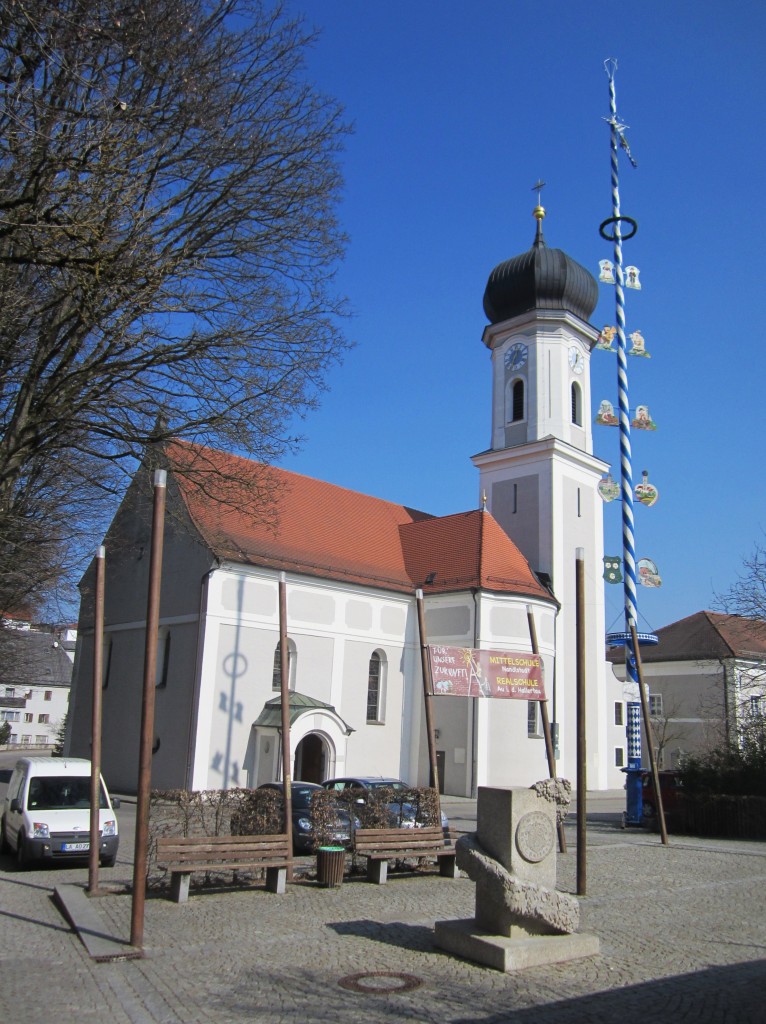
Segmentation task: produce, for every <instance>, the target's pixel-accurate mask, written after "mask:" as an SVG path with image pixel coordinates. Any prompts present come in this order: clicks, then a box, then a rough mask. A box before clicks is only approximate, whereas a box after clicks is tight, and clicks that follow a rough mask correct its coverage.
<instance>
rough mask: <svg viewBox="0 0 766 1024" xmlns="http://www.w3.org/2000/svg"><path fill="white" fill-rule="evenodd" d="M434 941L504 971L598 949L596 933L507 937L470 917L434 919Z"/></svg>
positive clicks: (595, 952)
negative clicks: (493, 932)
mask: <svg viewBox="0 0 766 1024" xmlns="http://www.w3.org/2000/svg"><path fill="white" fill-rule="evenodd" d="M434 942H435V944H436V945H437V946H438V947H439V948H440V949H444V950H446V951H447V952H448V953H454V954H455V955H456V956H459V957H463V958H464V959H466V960H473V961H475V962H476V963H479V964H484V966H485V967H492V968H494V969H495V970H496V971H504V972H506V973H508V972H510V971H519V970H522V969H523V968H524V967H540V966H542V965H544V964H558V963H562V962H563V961H566V960H577V959H579V958H580V957H584V956H595V955H596V954H597V953H598V951H599V940H598V936H596V935H588V934H584V933H582V932H575V933H574V934H572V935H535V936H534V937H532V938H528V939H509V938H506V937H504V936H502V935H490V934H489V932H484V931H482V930H481V929H480V928H478V927H477V926H476V921H475V920H474V919H473V918H464V919H462V920H454V921H437V922H436V926H435V928H434Z"/></svg>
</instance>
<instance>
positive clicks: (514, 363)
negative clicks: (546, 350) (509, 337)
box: [505, 341, 529, 370]
mask: <svg viewBox="0 0 766 1024" xmlns="http://www.w3.org/2000/svg"><path fill="white" fill-rule="evenodd" d="M528 356H529V349H528V348H527V346H526V345H522V343H521V342H520V341H517V342H516V344H515V345H511V347H510V348H509V349H508V351H507V352H506V353H505V368H506V370H521V369H522V368H523V367H524V366H526V364H527V357H528Z"/></svg>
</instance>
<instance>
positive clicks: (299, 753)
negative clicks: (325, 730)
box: [294, 732, 327, 782]
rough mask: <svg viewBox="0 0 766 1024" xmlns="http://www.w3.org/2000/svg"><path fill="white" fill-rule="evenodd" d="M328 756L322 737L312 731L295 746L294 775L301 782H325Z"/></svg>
mask: <svg viewBox="0 0 766 1024" xmlns="http://www.w3.org/2000/svg"><path fill="white" fill-rule="evenodd" d="M326 757H327V755H326V752H325V745H324V742H323V741H322V737H321V736H318V735H317V734H316V733H315V732H310V733H309V734H308V736H304V737H303V739H302V740H301V741H300V743H299V744H298V746H297V747H296V748H295V766H294V777H295V778H296V779H298V780H300V781H301V782H323V781H324V771H325V764H326Z"/></svg>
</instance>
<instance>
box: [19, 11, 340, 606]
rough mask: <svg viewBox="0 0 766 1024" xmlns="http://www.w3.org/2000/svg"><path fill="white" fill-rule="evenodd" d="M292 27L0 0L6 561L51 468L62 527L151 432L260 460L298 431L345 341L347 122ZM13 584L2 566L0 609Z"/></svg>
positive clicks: (28, 539)
mask: <svg viewBox="0 0 766 1024" xmlns="http://www.w3.org/2000/svg"><path fill="white" fill-rule="evenodd" d="M312 41H313V37H312V35H311V34H310V33H307V32H305V31H304V29H303V27H302V25H301V23H300V22H299V21H295V20H291V19H289V18H288V17H287V16H286V15H285V13H284V12H283V10H282V9H281V7H279V6H277V7H276V8H274V9H273V10H270V9H268V8H267V7H266V6H265V5H264V4H262V3H259V2H257V0H253V2H248V0H153V2H152V3H150V4H149V3H142V2H138V0H0V554H1V555H2V556H3V561H5V563H6V564H7V563H8V559H9V558H14V557H15V558H20V557H22V553H23V552H25V551H27V550H28V548H29V546H30V544H34V542H35V536H36V534H35V525H34V524H35V523H36V522H39V521H40V520H41V519H42V521H47V520H46V517H47V514H48V512H49V511H50V509H49V507H48V504H47V501H48V498H50V495H51V493H52V492H51V483H52V481H51V479H50V477H51V473H52V472H53V471H54V470H53V466H54V464H55V471H56V472H57V474H58V475H59V476H58V478H59V479H61V476H60V474H61V473H63V472H64V471H66V472H67V473H69V474H70V476H69V477H68V478H67V479H66V481H64V486H63V493H62V494H61V496H60V500H59V503H58V505H59V507H60V508H64V507H65V506H67V503H70V504H69V505H68V507H69V509H70V512H71V514H70V517H69V521H70V523H72V522H74V521H75V519H76V517H79V516H80V515H81V513H82V511H83V510H84V508H85V507H86V506H87V505H88V501H91V502H92V501H94V500H96V502H97V504H98V501H97V499H98V498H99V495H100V494H103V493H105V492H109V491H111V490H113V489H114V488H115V487H116V486H118V478H119V473H118V472H117V470H118V469H119V470H122V471H123V472H127V473H130V472H132V471H133V470H134V468H135V466H136V464H137V461H138V460H139V459H140V458H141V453H142V451H143V449H144V447H145V446H146V445H147V444H148V443H149V442H152V441H153V442H157V441H161V440H162V439H163V438H166V437H170V436H185V437H189V438H190V439H193V440H195V441H199V442H202V443H205V444H210V445H212V446H219V447H224V448H229V449H235V450H237V451H239V452H241V453H244V454H248V455H252V456H254V457H256V458H258V459H260V460H263V461H266V462H269V461H273V460H274V459H275V458H276V457H278V456H279V455H280V454H282V453H283V452H284V450H285V449H286V448H287V447H289V446H291V445H293V444H294V443H295V442H296V440H297V439H296V438H295V437H293V436H292V435H291V433H290V425H291V423H292V421H293V420H294V417H296V416H299V417H300V416H302V415H304V414H305V412H306V411H307V410H309V409H311V408H312V407H313V406H314V405H315V403H316V401H317V397H318V395H319V393H320V392H321V390H322V387H323V381H324V378H325V376H326V373H327V370H328V369H329V367H330V366H331V365H332V364H333V363H334V362H336V361H338V360H339V359H340V357H341V355H342V353H343V351H344V349H345V348H346V342H345V340H344V337H343V334H342V330H341V326H340V324H341V320H340V318H341V317H342V316H343V315H345V313H346V308H345V304H344V302H343V300H342V299H340V298H339V297H338V296H336V295H335V294H334V292H333V290H332V285H333V275H334V273H335V270H336V267H337V264H338V260H339V259H340V257H341V256H342V252H343V247H344V244H345V239H344V237H343V234H342V232H341V231H340V229H339V226H338V223H337V220H336V216H335V207H336V204H337V201H338V198H339V192H340V188H341V178H340V173H339V169H338V160H337V157H338V151H339V148H340V145H341V143H342V140H343V137H344V135H345V133H346V132H347V128H346V126H345V125H344V124H343V122H342V119H341V118H342V115H341V112H340V110H339V108H338V106H337V104H335V103H334V102H333V101H332V100H329V99H327V98H325V97H323V96H321V95H319V94H318V93H317V92H316V91H315V90H314V89H313V88H312V87H311V86H310V84H308V83H307V82H306V80H305V78H304V70H303V58H304V53H305V50H306V48H307V46H309V45H310V44H311V43H312ZM159 413H161V414H162V419H161V420H160V421H158V414H159ZM158 422H159V423H160V424H161V426H158ZM102 511H103V508H102ZM62 518H63V516H62ZM25 531H26V534H25ZM77 533H78V531H77V530H76V529H75V528H74V527H73V526H71V525H70V527H69V528H68V529H67V528H66V523H65V522H61V523H56V524H55V529H53V530H51V531H50V536H51V538H52V539H53V540H54V542H55V543H58V544H59V549H60V550H64V549H65V548H66V546H67V545H70V544H71V543H72V542H73V540H74V537H75V535H76V534H77ZM79 533H80V534H81V533H82V531H79ZM37 536H38V537H39V531H38V533H37ZM14 552H15V555H14V554H13V553H14ZM49 553H50V552H49ZM24 557H26V555H24ZM44 560H45V559H43V561H44ZM51 568H52V565H51ZM62 571H63V570H62ZM17 575H18V574H17ZM28 575H29V579H30V580H32V579H33V577H36V575H37V574H36V573H31V572H30V573H29V574H28ZM44 575H45V574H44ZM19 582H20V581H19V580H18V579H17V580H16V582H14V583H13V584H12V585H11V586H10V587H9V588H8V589H7V590H6V589H5V588H4V584H3V578H2V573H0V604H2V605H4V606H5V607H8V602H9V601H12V600H15V599H16V597H15V596H14V595H16V594H17V590H18V586H17V584H18V583H19ZM46 586H47V581H46V580H45V579H39V580H38V579H35V582H34V585H32V586H31V587H30V588H29V594H28V596H32V595H34V594H36V593H39V592H40V590H41V589H45V587H46ZM22 589H23V588H22Z"/></svg>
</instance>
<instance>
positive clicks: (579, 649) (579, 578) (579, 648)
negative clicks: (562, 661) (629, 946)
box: [575, 548, 588, 896]
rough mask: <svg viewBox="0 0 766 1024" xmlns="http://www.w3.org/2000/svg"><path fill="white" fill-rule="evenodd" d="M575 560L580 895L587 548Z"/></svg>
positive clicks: (582, 882)
mask: <svg viewBox="0 0 766 1024" xmlns="http://www.w3.org/2000/svg"><path fill="white" fill-rule="evenodd" d="M576 554H577V557H576V560H575V591H576V597H575V611H576V614H575V624H576V631H577V640H576V655H577V668H576V677H577V678H576V685H577V701H576V714H577V895H578V896H584V895H585V892H586V889H587V863H586V858H587V854H586V828H587V822H586V815H587V799H586V797H587V789H588V777H587V769H586V740H585V552H584V551H583V549H582V548H578V549H577V553H576Z"/></svg>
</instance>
